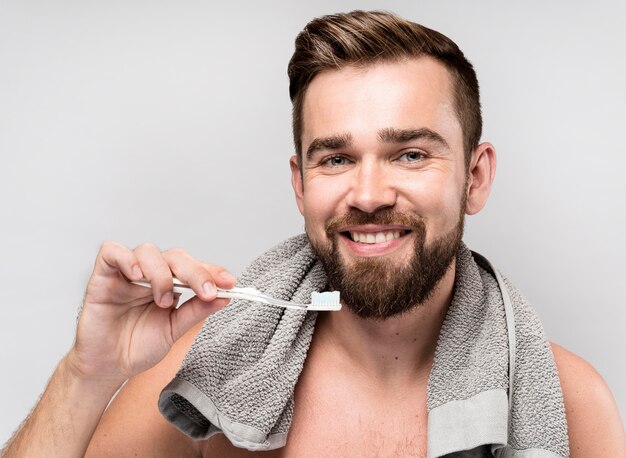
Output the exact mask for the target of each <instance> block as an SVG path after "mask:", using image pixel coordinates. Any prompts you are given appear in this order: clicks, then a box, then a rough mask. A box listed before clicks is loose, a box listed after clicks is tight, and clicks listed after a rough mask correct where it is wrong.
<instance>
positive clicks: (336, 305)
mask: <svg viewBox="0 0 626 458" xmlns="http://www.w3.org/2000/svg"><path fill="white" fill-rule="evenodd" d="M311 305H312V306H313V307H315V308H318V307H325V308H326V310H339V309H340V308H341V302H340V301H339V291H324V292H323V293H317V292H314V293H311Z"/></svg>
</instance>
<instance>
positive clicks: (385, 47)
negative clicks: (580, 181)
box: [287, 11, 482, 167]
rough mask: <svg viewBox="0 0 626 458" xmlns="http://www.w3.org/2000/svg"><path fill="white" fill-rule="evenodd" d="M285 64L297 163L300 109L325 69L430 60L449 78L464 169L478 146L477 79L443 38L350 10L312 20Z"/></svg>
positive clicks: (384, 15) (386, 16) (378, 14)
mask: <svg viewBox="0 0 626 458" xmlns="http://www.w3.org/2000/svg"><path fill="white" fill-rule="evenodd" d="M295 45H296V49H295V51H294V53H293V56H292V57H291V60H290V61H289V66H288V68H287V73H288V75H289V96H290V98H291V102H292V104H293V138H294V142H295V146H296V154H297V156H298V161H299V162H301V160H302V159H301V158H302V131H303V119H302V107H303V104H304V95H305V92H306V89H307V87H308V85H309V83H310V82H311V80H313V78H314V77H315V76H316V75H317V74H318V73H320V72H322V71H324V70H338V69H341V68H343V67H345V66H348V65H367V64H372V63H377V62H381V61H394V60H401V59H406V58H415V57H420V56H424V55H427V56H431V57H434V58H435V59H437V60H438V61H439V62H441V63H442V64H443V65H445V66H446V68H447V69H448V71H449V72H450V75H451V76H452V81H453V87H454V106H455V111H456V113H457V116H458V118H459V122H460V124H461V128H462V130H463V148H464V151H465V164H466V167H467V166H468V165H469V160H470V157H471V151H472V150H473V149H474V148H475V147H476V145H478V142H479V141H480V135H481V131H482V117H481V114H480V96H479V90H478V80H477V79H476V72H474V68H473V67H472V64H470V63H469V61H468V60H467V59H466V58H465V56H464V55H463V53H462V52H461V50H460V49H459V47H458V46H457V45H456V44H455V43H454V42H453V41H452V40H450V39H449V38H448V37H446V36H445V35H443V34H441V33H439V32H436V31H435V30H431V29H429V28H426V27H424V26H422V25H419V24H416V23H414V22H410V21H407V20H405V19H403V18H401V17H399V16H396V15H395V14H392V13H388V12H382V11H352V12H350V13H341V14H333V15H328V16H322V17H319V18H316V19H313V20H312V21H311V22H309V23H308V24H307V25H306V27H305V28H304V29H303V30H302V32H300V33H299V34H298V36H297V37H296V43H295Z"/></svg>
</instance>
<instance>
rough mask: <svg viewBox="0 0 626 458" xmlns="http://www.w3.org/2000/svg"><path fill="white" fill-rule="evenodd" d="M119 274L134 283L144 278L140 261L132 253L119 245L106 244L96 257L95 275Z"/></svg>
mask: <svg viewBox="0 0 626 458" xmlns="http://www.w3.org/2000/svg"><path fill="white" fill-rule="evenodd" d="M118 272H122V274H123V275H124V276H125V277H126V278H128V279H130V280H134V281H137V280H141V279H142V278H143V272H142V270H141V268H140V266H139V261H138V260H137V258H136V256H135V255H134V253H133V252H132V251H130V250H129V249H128V248H126V247H125V246H122V245H120V244H119V243H115V242H110V241H108V242H104V243H103V244H102V246H101V247H100V251H99V252H98V256H97V257H96V266H95V269H94V273H99V274H103V275H113V274H117V273H118Z"/></svg>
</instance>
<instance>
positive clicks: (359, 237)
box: [350, 231, 400, 243]
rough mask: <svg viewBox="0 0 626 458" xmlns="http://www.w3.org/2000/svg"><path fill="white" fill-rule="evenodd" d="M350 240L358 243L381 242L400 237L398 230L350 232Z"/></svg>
mask: <svg viewBox="0 0 626 458" xmlns="http://www.w3.org/2000/svg"><path fill="white" fill-rule="evenodd" d="M350 235H351V236H352V240H354V241H355V242H359V243H383V242H388V241H390V240H393V239H397V238H400V231H393V232H392V231H384V232H350Z"/></svg>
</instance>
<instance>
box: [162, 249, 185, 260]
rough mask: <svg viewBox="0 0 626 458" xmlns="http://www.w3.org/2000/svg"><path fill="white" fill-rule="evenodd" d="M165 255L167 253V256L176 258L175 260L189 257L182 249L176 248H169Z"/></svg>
mask: <svg viewBox="0 0 626 458" xmlns="http://www.w3.org/2000/svg"><path fill="white" fill-rule="evenodd" d="M165 253H167V254H168V255H169V256H173V257H177V258H181V257H188V256H189V255H188V254H187V252H186V251H185V250H183V249H182V248H178V247H176V248H170V249H169V250H167V251H166V252H165Z"/></svg>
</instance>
